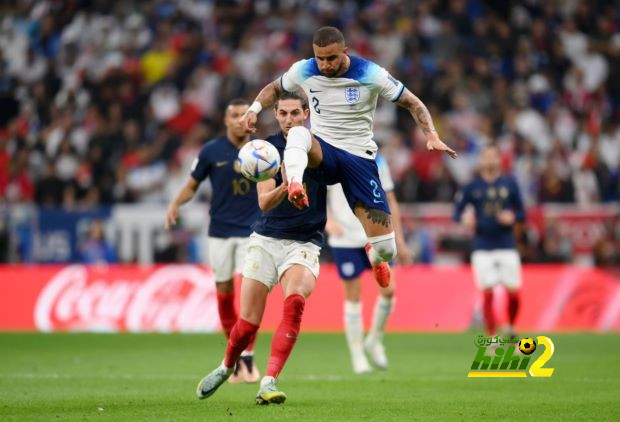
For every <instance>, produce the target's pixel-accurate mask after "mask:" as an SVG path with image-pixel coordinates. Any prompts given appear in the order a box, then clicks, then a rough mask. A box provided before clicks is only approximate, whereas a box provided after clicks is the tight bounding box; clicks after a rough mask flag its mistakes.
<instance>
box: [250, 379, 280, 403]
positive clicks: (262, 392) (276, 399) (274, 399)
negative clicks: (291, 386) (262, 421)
mask: <svg viewBox="0 0 620 422" xmlns="http://www.w3.org/2000/svg"><path fill="white" fill-rule="evenodd" d="M285 400H286V394H284V393H283V392H282V391H279V390H278V387H276V379H275V378H274V377H264V378H263V379H262V380H261V382H260V388H259V389H258V393H257V394H256V404H270V403H273V404H282V403H284V401H285Z"/></svg>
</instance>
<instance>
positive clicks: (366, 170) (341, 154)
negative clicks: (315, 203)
mask: <svg viewBox="0 0 620 422" xmlns="http://www.w3.org/2000/svg"><path fill="white" fill-rule="evenodd" d="M314 137H315V138H316V139H317V140H318V141H319V144H321V149H322V150H323V161H322V162H321V165H320V166H319V168H318V169H316V170H315V171H314V172H313V174H312V177H313V178H314V179H315V180H317V181H318V182H319V183H323V184H326V185H335V184H336V183H340V184H341V185H342V190H343V191H344V195H345V197H346V198H347V202H348V203H349V207H351V209H352V210H353V209H354V207H355V204H356V203H358V202H361V203H362V204H363V205H364V206H366V208H374V209H378V210H381V211H384V212H386V213H388V214H390V207H389V205H388V202H387V196H386V195H385V191H384V190H383V188H382V187H381V182H380V181H379V170H378V168H377V163H376V162H375V160H374V159H369V158H362V157H358V156H357V155H353V154H351V153H350V152H347V151H345V150H343V149H340V148H337V147H335V146H333V145H330V144H328V143H327V142H325V141H324V140H322V139H321V138H319V137H318V136H316V135H315V136H314Z"/></svg>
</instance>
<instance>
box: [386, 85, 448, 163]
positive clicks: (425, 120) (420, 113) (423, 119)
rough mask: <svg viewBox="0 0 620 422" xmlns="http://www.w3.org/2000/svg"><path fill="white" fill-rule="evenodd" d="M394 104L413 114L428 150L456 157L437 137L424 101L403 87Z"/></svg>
mask: <svg viewBox="0 0 620 422" xmlns="http://www.w3.org/2000/svg"><path fill="white" fill-rule="evenodd" d="M396 104H398V105H399V106H401V107H403V108H406V109H407V110H409V113H411V115H412V116H413V119H414V120H415V122H416V123H417V124H418V127H419V128H420V129H421V130H422V132H424V134H425V135H426V148H427V149H428V150H429V151H443V152H446V153H447V154H448V155H449V156H450V157H452V158H456V152H454V150H452V149H451V148H450V147H449V146H447V145H446V144H444V143H443V142H442V141H441V139H439V135H438V134H437V131H436V130H435V126H434V125H433V119H432V118H431V113H429V111H428V108H426V106H425V105H424V103H423V102H422V101H421V100H420V99H419V98H418V97H416V96H415V95H413V94H412V93H411V91H409V90H408V89H407V88H405V91H404V92H403V93H402V95H401V96H400V98H399V99H398V101H396Z"/></svg>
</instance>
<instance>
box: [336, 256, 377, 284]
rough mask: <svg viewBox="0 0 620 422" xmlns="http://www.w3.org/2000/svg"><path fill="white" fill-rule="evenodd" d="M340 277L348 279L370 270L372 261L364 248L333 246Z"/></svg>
mask: <svg viewBox="0 0 620 422" xmlns="http://www.w3.org/2000/svg"><path fill="white" fill-rule="evenodd" d="M331 250H332V256H333V257H334V262H335V263H336V266H337V267H338V274H339V275H340V278H341V279H343V280H345V281H348V280H352V279H354V278H356V277H359V275H360V274H361V273H363V272H364V270H370V269H371V268H372V267H371V266H370V261H369V260H368V256H367V255H366V251H365V250H364V248H331Z"/></svg>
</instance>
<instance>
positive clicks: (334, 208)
mask: <svg viewBox="0 0 620 422" xmlns="http://www.w3.org/2000/svg"><path fill="white" fill-rule="evenodd" d="M376 162H377V167H378V168H379V181H380V182H381V186H382V187H383V190H384V191H386V192H391V191H392V190H394V181H393V180H392V176H391V175H390V169H389V168H388V165H387V162H386V161H385V159H384V158H383V157H382V156H381V155H377V158H376ZM327 207H328V209H329V212H330V215H329V217H330V218H333V219H334V221H335V222H336V223H337V224H338V225H339V226H340V227H341V229H342V235H341V236H337V237H336V236H329V238H328V240H327V243H328V244H329V246H331V247H332V248H363V247H364V245H366V243H367V242H368V239H367V237H366V233H365V232H364V228H363V227H362V223H360V221H359V220H358V219H357V217H356V216H355V214H353V211H351V207H349V203H348V202H347V198H346V197H345V196H344V191H343V190H342V186H341V185H340V183H338V184H337V185H332V186H328V187H327Z"/></svg>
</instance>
